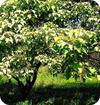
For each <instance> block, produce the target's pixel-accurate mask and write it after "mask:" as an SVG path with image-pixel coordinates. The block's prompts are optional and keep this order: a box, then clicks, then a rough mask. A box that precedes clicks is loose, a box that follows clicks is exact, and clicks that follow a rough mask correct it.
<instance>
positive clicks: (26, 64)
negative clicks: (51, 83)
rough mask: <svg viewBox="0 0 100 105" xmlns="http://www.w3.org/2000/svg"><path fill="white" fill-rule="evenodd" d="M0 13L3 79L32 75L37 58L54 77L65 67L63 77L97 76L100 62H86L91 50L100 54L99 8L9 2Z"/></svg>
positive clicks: (55, 0) (49, 0)
mask: <svg viewBox="0 0 100 105" xmlns="http://www.w3.org/2000/svg"><path fill="white" fill-rule="evenodd" d="M0 12H1V13H0V15H1V16H0V71H1V72H2V73H3V74H4V75H6V76H7V77H9V78H12V76H13V75H16V76H19V77H20V78H22V77H27V76H32V75H33V73H34V65H33V64H34V62H37V60H39V61H40V62H42V64H43V65H48V68H49V72H50V73H51V74H53V75H57V73H61V72H62V69H64V70H65V75H66V78H67V79H69V78H70V77H71V76H73V77H75V79H77V78H78V77H80V78H83V77H86V76H89V77H91V76H97V74H99V72H100V65H99V62H100V61H99V60H100V59H99V60H97V61H95V60H94V61H95V63H96V64H97V66H94V65H92V64H91V60H90V58H89V56H91V55H93V54H91V53H92V52H93V53H94V52H95V53H96V54H97V56H98V55H99V54H100V44H99V43H100V25H99V24H98V22H99V21H100V18H99V13H100V8H99V7H92V6H91V5H90V3H88V2H86V3H83V2H80V3H75V2H70V1H60V0H7V1H6V2H5V3H4V4H3V5H2V6H1V7H0ZM96 54H95V55H96ZM97 56H95V58H96V57H97ZM63 64H64V65H65V68H63V67H62V66H63Z"/></svg>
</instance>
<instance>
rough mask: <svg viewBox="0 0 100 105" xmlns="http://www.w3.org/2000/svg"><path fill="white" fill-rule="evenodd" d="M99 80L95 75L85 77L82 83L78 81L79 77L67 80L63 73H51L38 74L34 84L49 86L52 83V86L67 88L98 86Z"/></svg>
mask: <svg viewBox="0 0 100 105" xmlns="http://www.w3.org/2000/svg"><path fill="white" fill-rule="evenodd" d="M99 83H100V80H98V79H97V78H96V77H92V78H91V79H90V78H86V82H85V83H82V82H80V79H78V80H77V81H76V80H75V79H74V78H72V77H71V78H70V79H69V80H67V79H66V77H64V76H63V75H61V74H59V75H57V76H52V75H51V74H47V75H43V74H38V77H37V80H36V83H35V86H36V87H39V86H43V87H46V86H49V85H52V86H53V87H55V88H56V87H59V88H67V87H77V88H78V87H79V88H80V87H83V86H85V87H91V86H92V87H97V86H99Z"/></svg>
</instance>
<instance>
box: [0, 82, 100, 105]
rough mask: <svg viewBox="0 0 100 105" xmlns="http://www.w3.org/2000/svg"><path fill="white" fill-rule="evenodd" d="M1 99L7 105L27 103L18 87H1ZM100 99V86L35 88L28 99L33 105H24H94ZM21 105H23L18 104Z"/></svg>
mask: <svg viewBox="0 0 100 105" xmlns="http://www.w3.org/2000/svg"><path fill="white" fill-rule="evenodd" d="M0 96H1V99H2V100H3V101H4V102H5V103H6V104H7V105H16V103H18V102H21V101H25V100H22V99H21V96H20V93H19V91H18V88H17V85H13V84H9V83H5V84H2V86H0ZM99 97H100V86H98V87H85V86H82V87H79V88H76V87H66V88H61V87H54V86H48V87H42V86H40V87H38V88H33V89H32V91H31V93H30V95H29V96H27V99H26V100H28V101H29V102H31V104H29V103H28V104H23V105H39V103H44V104H40V105H81V104H82V105H93V104H94V103H95V102H96V101H98V99H99ZM17 105H21V104H17Z"/></svg>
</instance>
